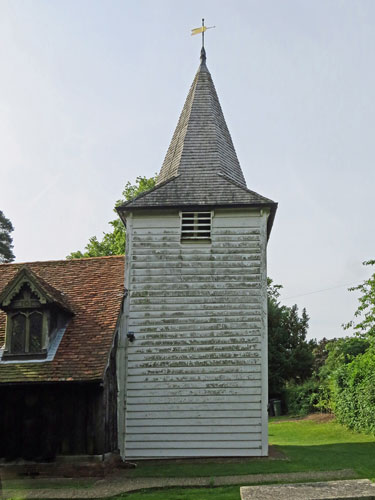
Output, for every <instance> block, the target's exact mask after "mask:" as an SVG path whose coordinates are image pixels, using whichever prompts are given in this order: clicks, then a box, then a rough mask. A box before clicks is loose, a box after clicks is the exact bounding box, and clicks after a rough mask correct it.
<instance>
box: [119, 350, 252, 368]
mask: <svg viewBox="0 0 375 500" xmlns="http://www.w3.org/2000/svg"><path fill="white" fill-rule="evenodd" d="M259 358H260V351H225V352H212V351H211V352H209V351H206V352H202V353H201V352H194V353H173V354H171V353H164V354H163V353H159V354H142V353H138V354H133V353H131V352H130V353H129V355H128V362H129V366H130V363H134V364H137V363H142V364H143V366H146V365H148V364H149V365H150V366H152V364H153V363H159V365H160V366H167V365H168V366H170V365H171V364H176V363H178V364H179V363H185V362H186V363H192V364H193V365H194V366H196V363H197V362H201V363H202V364H204V365H205V366H207V365H208V364H212V363H214V364H215V363H216V361H219V362H220V363H221V362H223V363H226V362H227V361H228V362H231V361H233V360H235V361H237V360H239V361H241V360H243V359H245V360H246V359H247V360H249V363H254V362H255V361H254V360H255V359H259Z"/></svg>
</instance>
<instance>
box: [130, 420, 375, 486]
mask: <svg viewBox="0 0 375 500" xmlns="http://www.w3.org/2000/svg"><path fill="white" fill-rule="evenodd" d="M269 442H270V444H271V445H277V447H278V448H279V449H280V451H282V452H283V453H284V454H285V455H286V457H287V458H288V460H264V459H250V460H246V459H243V460H241V461H239V462H238V463H236V462H234V463H228V462H227V461H226V462H224V463H216V462H209V461H207V462H206V461H204V462H203V463H202V462H200V463H194V462H191V463H183V464H178V463H177V464H176V463H171V462H169V463H165V464H163V462H158V463H147V462H146V463H142V462H139V463H138V467H137V468H136V469H129V470H127V472H126V474H127V475H128V476H129V477H196V476H208V477H214V476H230V475H237V474H267V473H271V472H281V473H282V472H302V471H310V470H312V471H321V470H338V469H354V470H355V471H356V472H357V473H358V474H359V475H360V476H361V477H364V478H367V477H368V478H375V437H374V436H369V435H366V434H358V433H356V432H352V431H349V430H347V429H346V428H345V427H343V426H341V425H340V424H338V423H336V422H335V421H334V420H329V421H324V420H323V421H320V420H319V419H315V418H314V419H311V420H310V419H303V420H296V419H295V420H292V421H291V420H288V419H287V418H285V417H284V418H275V419H273V418H271V419H270V423H269Z"/></svg>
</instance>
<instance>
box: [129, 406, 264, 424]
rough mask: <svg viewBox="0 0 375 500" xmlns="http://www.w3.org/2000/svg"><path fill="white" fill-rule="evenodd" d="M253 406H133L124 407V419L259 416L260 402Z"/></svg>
mask: <svg viewBox="0 0 375 500" xmlns="http://www.w3.org/2000/svg"><path fill="white" fill-rule="evenodd" d="M252 406H253V408H252V409H250V410H236V411H233V410H188V411H178V410H168V411H156V410H154V411H151V410H149V411H135V410H133V408H134V407H133V406H131V407H127V408H126V421H130V420H136V419H147V418H149V419H155V418H159V419H161V418H164V419H166V423H168V419H169V418H180V417H188V418H192V419H193V418H213V417H214V418H227V419H231V418H235V417H237V418H239V417H243V418H248V417H249V418H250V417H258V416H260V403H252Z"/></svg>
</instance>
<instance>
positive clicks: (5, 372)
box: [0, 255, 125, 383]
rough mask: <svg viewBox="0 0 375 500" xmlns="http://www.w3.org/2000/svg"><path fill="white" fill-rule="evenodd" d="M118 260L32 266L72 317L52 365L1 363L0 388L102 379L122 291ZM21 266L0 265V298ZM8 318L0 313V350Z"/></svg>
mask: <svg viewBox="0 0 375 500" xmlns="http://www.w3.org/2000/svg"><path fill="white" fill-rule="evenodd" d="M124 263H125V258H124V256H123V255H121V256H111V257H94V258H89V259H73V260H57V261H46V262H30V263H27V266H28V267H29V268H30V269H31V270H32V272H33V273H34V274H35V275H36V276H38V277H39V278H41V279H42V280H44V282H46V283H47V284H49V285H50V286H51V287H53V288H54V289H56V290H58V291H59V292H60V293H62V294H63V296H64V298H65V299H66V301H67V302H68V303H69V304H70V305H71V307H72V309H73V310H74V312H75V316H74V317H73V318H72V319H71V320H70V322H69V324H68V327H67V329H66V331H65V333H64V336H63V338H62V340H61V343H60V345H59V348H58V350H57V353H56V355H55V358H54V359H53V361H49V362H48V361H46V362H43V363H40V362H39V363H33V362H28V363H14V364H13V363H12V364H5V363H4V364H1V363H0V383H9V382H10V383H13V382H57V381H68V380H69V381H90V380H100V379H102V378H103V375H104V370H105V368H106V365H107V360H108V356H109V352H110V349H111V346H112V342H113V336H114V334H115V330H116V324H117V320H118V317H119V314H120V311H121V304H122V297H123V291H124ZM23 265H24V264H0V292H1V290H3V288H4V287H5V286H6V285H7V284H8V283H9V281H10V280H11V279H12V278H14V276H15V275H16V274H17V272H18V271H19V270H20V268H21V267H22V266H23ZM5 321H6V315H5V313H4V312H3V311H0V347H1V346H2V345H3V344H4V341H5Z"/></svg>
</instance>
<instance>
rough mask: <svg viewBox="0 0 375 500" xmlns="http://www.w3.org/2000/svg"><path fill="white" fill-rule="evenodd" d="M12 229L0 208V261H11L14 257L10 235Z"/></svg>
mask: <svg viewBox="0 0 375 500" xmlns="http://www.w3.org/2000/svg"><path fill="white" fill-rule="evenodd" d="M12 231H14V227H13V224H12V223H11V222H10V220H9V219H7V218H6V217H5V215H4V214H3V212H2V211H1V210H0V263H4V262H12V261H13V260H14V259H15V257H14V254H13V238H12V237H11V235H10V233H11V232H12Z"/></svg>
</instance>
